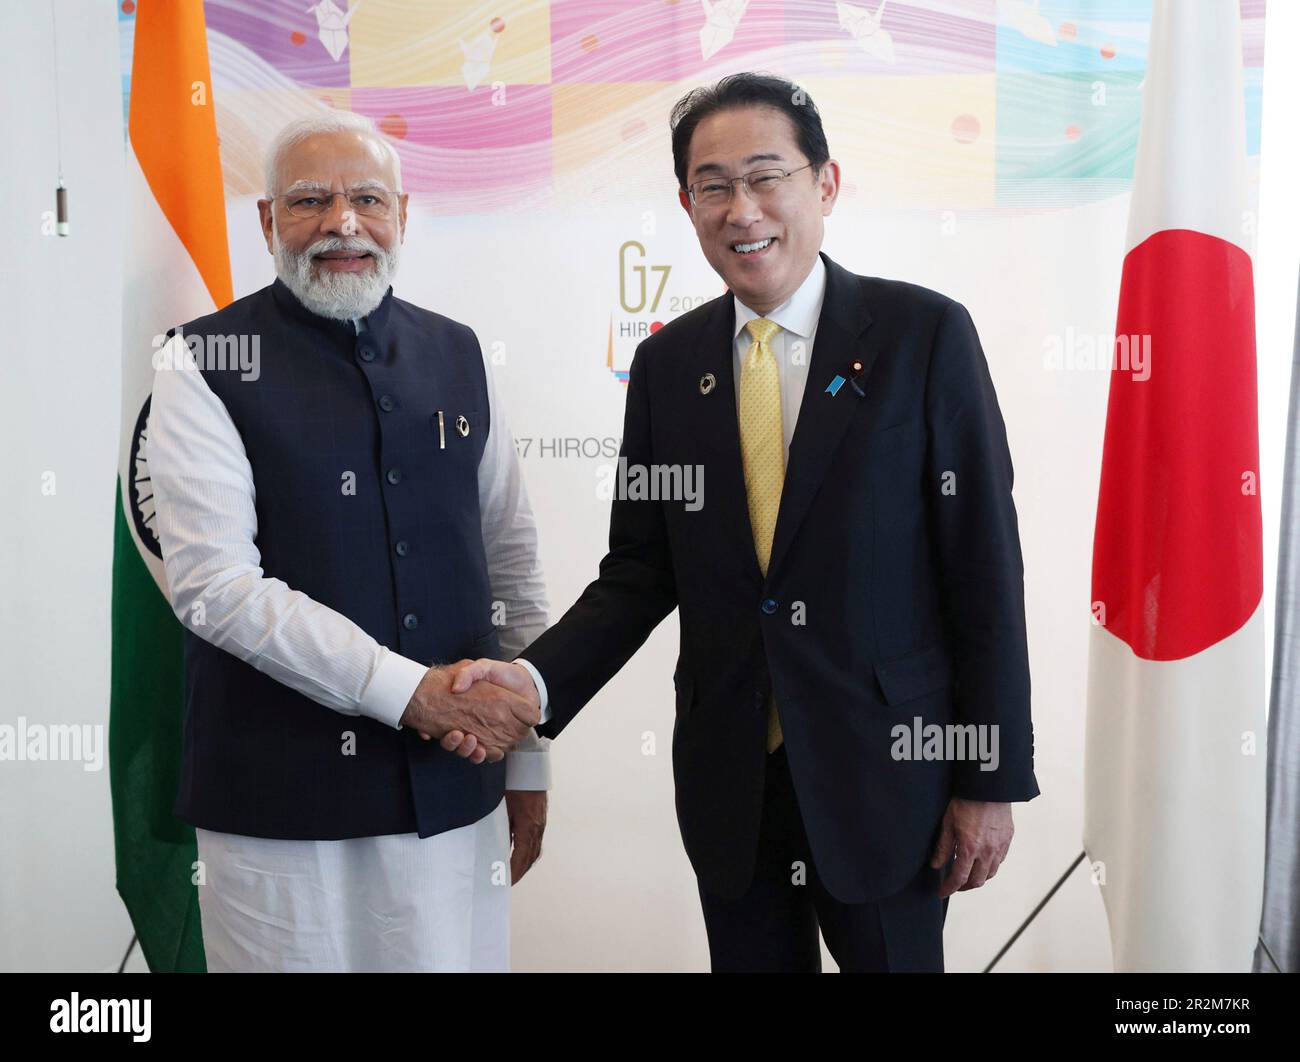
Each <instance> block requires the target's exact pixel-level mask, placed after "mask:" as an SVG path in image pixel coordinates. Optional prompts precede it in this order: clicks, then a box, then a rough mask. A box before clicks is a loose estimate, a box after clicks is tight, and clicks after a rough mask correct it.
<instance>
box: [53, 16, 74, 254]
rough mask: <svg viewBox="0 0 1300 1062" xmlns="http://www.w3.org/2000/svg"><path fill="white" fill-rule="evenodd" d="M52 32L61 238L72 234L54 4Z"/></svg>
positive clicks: (56, 192)
mask: <svg viewBox="0 0 1300 1062" xmlns="http://www.w3.org/2000/svg"><path fill="white" fill-rule="evenodd" d="M50 32H51V35H52V36H53V39H54V143H55V151H56V152H57V155H58V164H59V183H58V184H57V185H56V186H55V189H54V219H55V223H56V227H55V231H56V232H57V233H58V234H59V235H60V236H68V235H70V234H71V231H72V230H71V228H70V227H69V225H68V189H67V186H66V185H65V184H64V183H63V114H62V111H61V108H60V106H59V27H58V21H57V19H56V18H55V17H54V4H53V3H51V4H50Z"/></svg>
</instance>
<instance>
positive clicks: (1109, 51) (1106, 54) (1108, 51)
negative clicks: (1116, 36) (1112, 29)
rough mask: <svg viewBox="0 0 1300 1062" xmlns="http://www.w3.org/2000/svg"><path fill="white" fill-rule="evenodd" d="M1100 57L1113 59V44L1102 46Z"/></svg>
mask: <svg viewBox="0 0 1300 1062" xmlns="http://www.w3.org/2000/svg"><path fill="white" fill-rule="evenodd" d="M1101 57H1102V58H1103V59H1114V58H1115V46H1114V45H1113V44H1103V45H1102V46H1101Z"/></svg>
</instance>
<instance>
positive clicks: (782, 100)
mask: <svg viewBox="0 0 1300 1062" xmlns="http://www.w3.org/2000/svg"><path fill="white" fill-rule="evenodd" d="M736 107H772V108H774V109H776V110H778V111H780V112H781V113H782V114H784V115H786V116H787V117H788V118H789V119H790V121H791V122H793V123H794V132H795V138H796V140H797V142H798V144H799V150H800V151H802V152H803V153H804V154H805V155H807V156H808V161H809V162H811V163H812V164H813V173H814V174H816V173H817V172H818V171H819V170H820V169H821V167H822V165H823V164H824V163H825V162H827V161H828V160H829V159H830V157H831V153H830V148H828V147H827V146H826V133H825V131H824V130H823V129H822V116H821V115H820V114H819V113H818V111H817V105H816V104H815V103H813V101H812V97H811V96H809V95H808V93H807V92H805V91H804V90H803V89H801V88H800V87H799V86H798V85H796V84H795V83H794V82H793V81H787V80H786V79H785V78H783V77H776V76H774V75H772V74H754V73H744V74H732V75H731V76H730V77H724V78H723V79H722V80H721V81H719V82H718V83H717V84H716V85H703V86H701V87H700V88H696V89H691V91H690V92H688V93H687V94H686V95H685V96H683V97H682V98H681V99H680V100H678V101H677V104H676V105H675V106H674V107H673V112H672V115H671V116H670V117H669V119H668V128H669V129H670V130H671V131H672V137H673V169H674V170H675V171H676V173H677V183H678V185H680V186H681V187H682V188H685V187H686V164H687V156H688V155H689V154H690V149H691V137H692V136H693V135H694V133H695V127H696V126H697V125H699V124H700V122H702V121H703V120H704V119H705V118H708V117H709V116H710V115H713V114H717V113H718V112H719V111H726V110H731V109H733V108H736Z"/></svg>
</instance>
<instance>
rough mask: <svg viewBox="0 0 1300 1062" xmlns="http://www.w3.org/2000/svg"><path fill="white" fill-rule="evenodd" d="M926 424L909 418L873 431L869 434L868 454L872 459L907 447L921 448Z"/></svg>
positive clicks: (895, 452)
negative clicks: (900, 422)
mask: <svg viewBox="0 0 1300 1062" xmlns="http://www.w3.org/2000/svg"><path fill="white" fill-rule="evenodd" d="M924 431H925V424H924V423H923V422H922V421H920V420H909V421H905V422H904V423H902V424H890V425H889V426H887V427H884V428H880V429H878V430H876V431H873V432H872V433H871V434H870V435H868V436H867V456H868V457H869V458H871V459H872V460H875V459H877V458H881V457H886V456H888V455H890V454H897V453H898V451H900V450H904V449H906V448H907V447H909V446H910V447H912V448H915V449H920V444H921V443H922V442H923V439H924Z"/></svg>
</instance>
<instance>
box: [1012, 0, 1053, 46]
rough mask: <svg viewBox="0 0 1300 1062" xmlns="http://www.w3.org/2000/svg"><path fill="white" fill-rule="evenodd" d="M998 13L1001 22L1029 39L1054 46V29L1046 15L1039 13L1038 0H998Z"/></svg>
mask: <svg viewBox="0 0 1300 1062" xmlns="http://www.w3.org/2000/svg"><path fill="white" fill-rule="evenodd" d="M998 14H999V15H1000V16H1001V20H1002V22H1003V23H1004V24H1005V25H1007V26H1010V27H1011V28H1012V29H1013V30H1019V31H1020V32H1021V33H1023V34H1024V35H1025V36H1026V37H1028V38H1029V39H1030V40H1031V41H1037V42H1038V43H1039V44H1050V45H1052V47H1056V31H1055V30H1054V29H1052V24H1051V23H1050V22H1048V21H1047V17H1046V16H1045V15H1042V14H1040V13H1039V10H1038V0H1033V2H1032V3H1028V2H1026V0H998Z"/></svg>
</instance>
